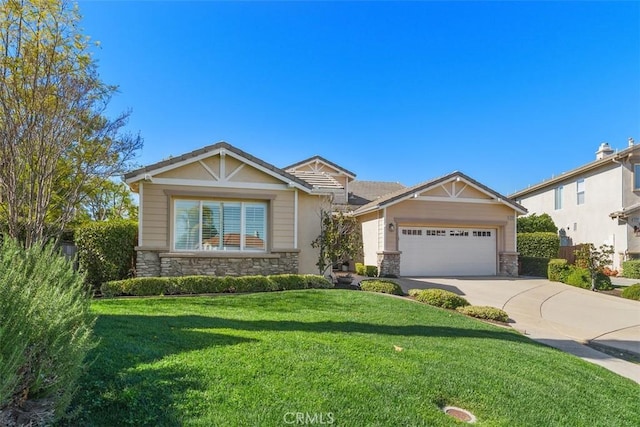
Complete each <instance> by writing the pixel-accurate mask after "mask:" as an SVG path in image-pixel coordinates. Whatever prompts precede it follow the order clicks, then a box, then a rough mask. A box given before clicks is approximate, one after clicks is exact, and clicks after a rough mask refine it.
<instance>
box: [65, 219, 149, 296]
mask: <svg viewBox="0 0 640 427" xmlns="http://www.w3.org/2000/svg"><path fill="white" fill-rule="evenodd" d="M137 232H138V225H137V223H136V222H135V221H131V220H113V221H102V222H87V223H85V224H83V225H81V226H79V227H78V228H77V229H76V232H75V242H76V246H77V247H78V261H79V263H80V269H81V270H83V271H85V272H86V275H87V276H86V277H87V279H86V280H87V283H89V284H91V285H92V286H93V287H94V288H95V289H98V288H99V287H100V285H102V284H103V283H104V282H107V281H109V280H121V279H125V278H127V277H130V276H131V275H132V274H133V269H134V259H135V250H134V248H135V245H136V235H137Z"/></svg>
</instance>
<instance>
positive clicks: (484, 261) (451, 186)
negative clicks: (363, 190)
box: [354, 172, 527, 276]
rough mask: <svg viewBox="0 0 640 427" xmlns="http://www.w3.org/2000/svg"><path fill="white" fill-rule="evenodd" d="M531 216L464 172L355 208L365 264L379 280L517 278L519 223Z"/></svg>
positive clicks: (402, 190)
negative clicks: (374, 267) (521, 217)
mask: <svg viewBox="0 0 640 427" xmlns="http://www.w3.org/2000/svg"><path fill="white" fill-rule="evenodd" d="M526 212H527V210H526V209H525V208H523V207H522V206H520V205H519V204H517V203H516V202H514V201H513V200H511V199H509V198H507V197H505V196H503V195H501V194H499V193H497V192H495V191H494V190H492V189H490V188H488V187H487V186H485V185H482V184H480V183H479V182H477V181H475V180H473V179H471V178H470V177H468V176H467V175H465V174H463V173H461V172H454V173H452V174H449V175H447V176H444V177H441V178H437V179H434V180H432V181H428V182H425V183H422V184H418V185H415V186H413V187H409V188H403V189H400V190H398V191H396V192H393V193H390V194H388V195H385V196H382V197H380V198H379V199H377V200H375V201H373V202H371V203H368V204H366V205H364V206H362V207H360V208H358V209H357V210H356V211H355V212H354V215H355V216H356V217H357V218H358V220H359V222H360V223H361V225H362V238H363V239H362V240H363V252H364V262H365V264H368V265H374V264H375V265H377V266H378V271H379V272H380V274H381V275H398V276H490V275H496V274H498V275H505V276H517V275H518V253H517V252H516V246H517V245H516V218H517V217H518V215H523V214H526Z"/></svg>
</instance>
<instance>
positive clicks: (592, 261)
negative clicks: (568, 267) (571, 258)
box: [575, 243, 614, 291]
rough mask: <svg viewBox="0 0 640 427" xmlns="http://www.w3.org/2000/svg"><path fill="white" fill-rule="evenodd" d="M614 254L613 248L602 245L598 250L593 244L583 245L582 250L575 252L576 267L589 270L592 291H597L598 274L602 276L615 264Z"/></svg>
mask: <svg viewBox="0 0 640 427" xmlns="http://www.w3.org/2000/svg"><path fill="white" fill-rule="evenodd" d="M613 253H614V250H613V246H611V245H600V247H598V248H597V249H596V247H595V245H594V244H593V243H588V244H585V245H581V246H580V249H578V250H577V251H575V254H576V265H578V266H580V267H582V268H586V269H587V270H589V274H590V275H591V290H592V291H595V290H596V279H597V278H598V274H602V270H603V269H604V268H605V267H607V266H609V265H611V263H612V262H613Z"/></svg>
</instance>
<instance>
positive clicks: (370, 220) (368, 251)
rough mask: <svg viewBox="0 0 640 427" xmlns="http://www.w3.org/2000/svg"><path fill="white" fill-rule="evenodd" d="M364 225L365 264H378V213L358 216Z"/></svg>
mask: <svg viewBox="0 0 640 427" xmlns="http://www.w3.org/2000/svg"><path fill="white" fill-rule="evenodd" d="M358 220H359V221H360V223H361V225H362V247H363V252H364V264H365V265H377V263H378V258H377V252H378V251H379V248H378V239H379V238H378V234H379V230H378V224H379V222H380V221H379V220H378V213H377V212H373V213H370V214H367V215H363V216H361V217H359V218H358Z"/></svg>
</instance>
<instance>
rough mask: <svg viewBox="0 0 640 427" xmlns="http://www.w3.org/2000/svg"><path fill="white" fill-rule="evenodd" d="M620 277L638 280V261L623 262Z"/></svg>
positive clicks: (639, 275)
mask: <svg viewBox="0 0 640 427" xmlns="http://www.w3.org/2000/svg"><path fill="white" fill-rule="evenodd" d="M622 275H623V276H624V277H628V278H629V279H640V260H637V259H634V260H630V261H624V262H623V263H622Z"/></svg>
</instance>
